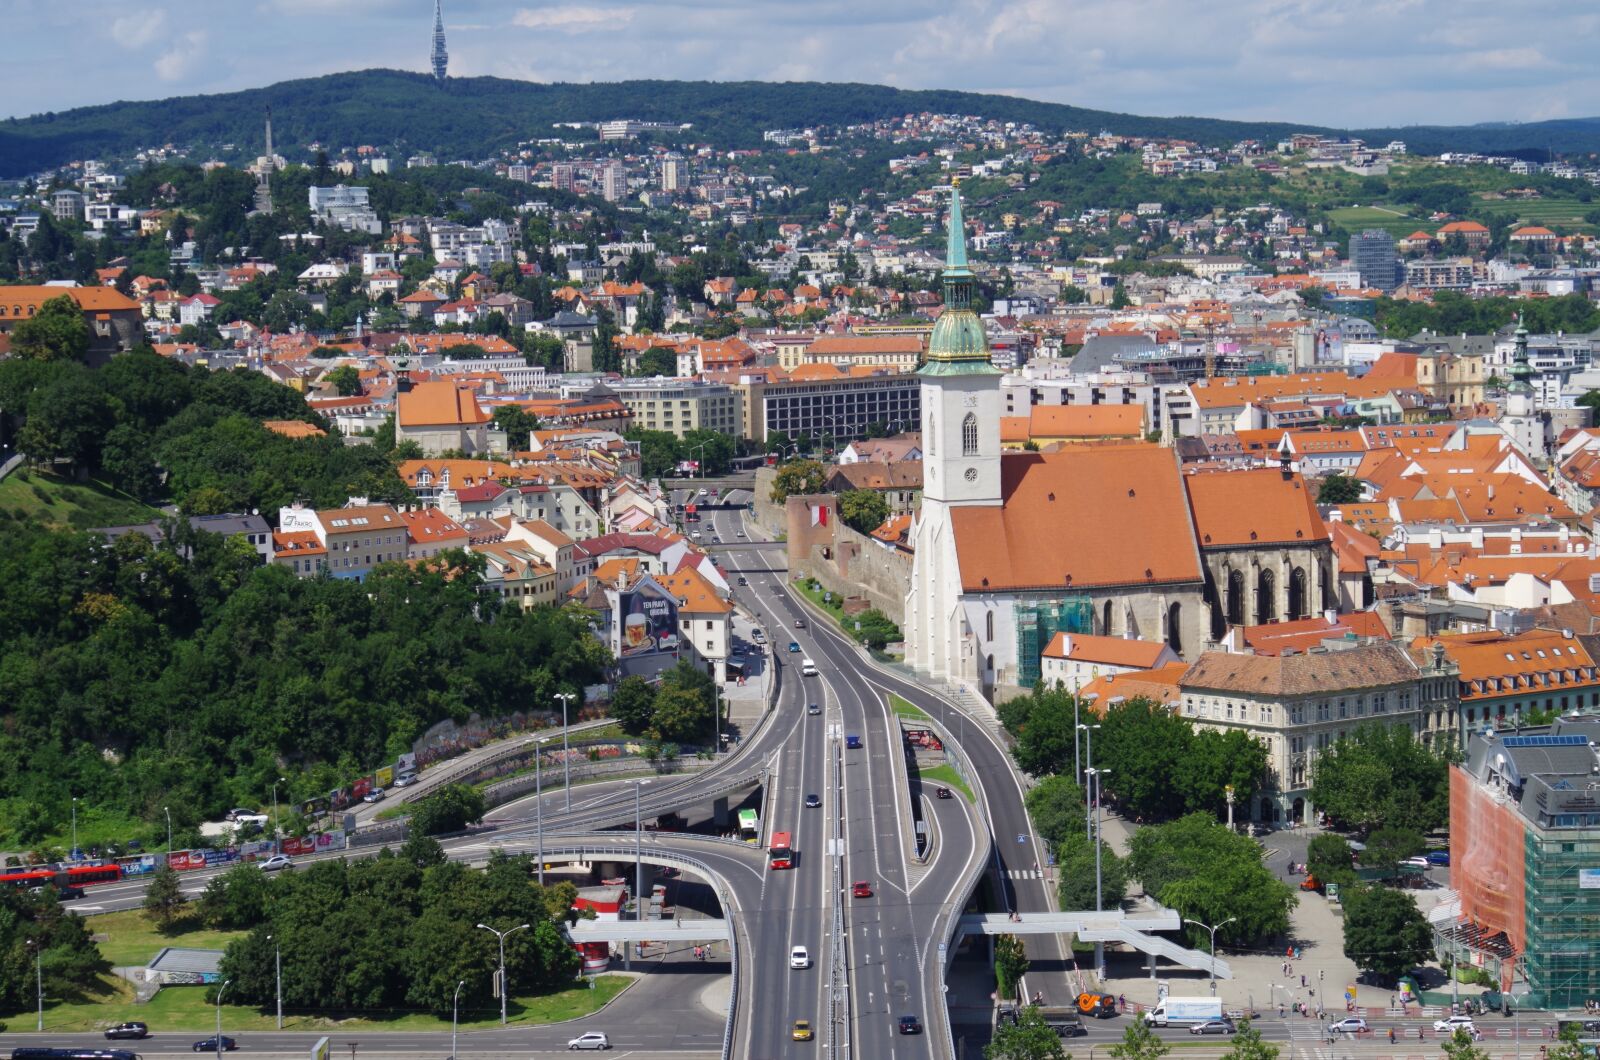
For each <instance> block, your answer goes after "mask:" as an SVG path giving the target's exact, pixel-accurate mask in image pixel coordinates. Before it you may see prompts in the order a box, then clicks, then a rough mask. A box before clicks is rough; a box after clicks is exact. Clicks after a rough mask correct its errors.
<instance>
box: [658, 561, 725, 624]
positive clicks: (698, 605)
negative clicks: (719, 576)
mask: <svg viewBox="0 0 1600 1060" xmlns="http://www.w3.org/2000/svg"><path fill="white" fill-rule="evenodd" d="M656 581H658V582H660V583H661V586H662V588H664V589H666V590H667V591H668V592H670V593H671V594H672V595H673V596H676V597H677V598H678V611H679V613H680V614H681V613H684V612H687V613H689V614H720V615H725V614H729V613H730V612H732V611H733V605H732V604H731V603H729V602H728V601H726V600H724V599H723V598H722V595H721V594H720V593H718V592H717V588H716V586H714V585H712V584H711V582H710V581H708V580H707V579H706V576H705V575H703V574H701V573H700V572H699V571H698V570H696V569H695V568H693V567H690V566H687V565H685V566H682V567H679V568H678V569H677V570H675V571H673V572H672V573H671V574H663V575H661V576H660V577H658V578H656Z"/></svg>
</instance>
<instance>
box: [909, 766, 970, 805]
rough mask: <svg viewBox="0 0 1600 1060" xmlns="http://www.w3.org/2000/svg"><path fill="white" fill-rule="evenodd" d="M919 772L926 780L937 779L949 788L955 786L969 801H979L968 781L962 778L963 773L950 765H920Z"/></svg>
mask: <svg viewBox="0 0 1600 1060" xmlns="http://www.w3.org/2000/svg"><path fill="white" fill-rule="evenodd" d="M917 773H918V775H920V776H921V777H922V779H923V780H924V781H929V780H932V781H936V782H937V783H940V784H943V785H944V786H945V787H947V788H954V789H956V790H957V791H959V792H961V794H963V795H965V796H966V797H967V800H968V801H969V802H976V801H977V800H976V799H975V798H974V797H973V794H972V789H971V788H970V787H968V786H967V782H966V781H964V780H962V779H961V775H960V774H959V773H957V772H956V771H955V770H954V769H952V768H951V767H949V766H926V767H918V769H917Z"/></svg>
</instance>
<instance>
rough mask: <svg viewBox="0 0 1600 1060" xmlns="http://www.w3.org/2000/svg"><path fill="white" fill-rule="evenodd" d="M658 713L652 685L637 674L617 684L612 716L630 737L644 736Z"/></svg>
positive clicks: (612, 699)
mask: <svg viewBox="0 0 1600 1060" xmlns="http://www.w3.org/2000/svg"><path fill="white" fill-rule="evenodd" d="M655 713H656V693H655V689H653V688H651V687H650V683H649V682H648V681H646V680H645V679H644V678H642V677H640V676H638V675H637V674H630V675H629V676H627V677H624V678H623V679H622V680H620V681H618V682H617V690H616V691H615V692H613V693H612V695H611V716H612V718H614V719H616V722H617V724H618V725H620V726H622V731H623V732H625V733H627V734H628V735H630V736H642V735H644V733H645V732H646V731H647V730H648V729H649V728H650V722H651V720H652V719H653V718H654V717H655Z"/></svg>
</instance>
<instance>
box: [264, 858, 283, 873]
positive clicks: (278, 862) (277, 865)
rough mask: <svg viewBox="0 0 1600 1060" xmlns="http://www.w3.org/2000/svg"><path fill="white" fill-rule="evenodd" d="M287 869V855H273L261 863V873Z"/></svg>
mask: <svg viewBox="0 0 1600 1060" xmlns="http://www.w3.org/2000/svg"><path fill="white" fill-rule="evenodd" d="M288 867H289V855H287V854H274V855H272V856H271V857H270V858H268V859H267V860H265V861H263V862H262V863H261V871H263V872H277V871H278V870H279V869H286V868H288Z"/></svg>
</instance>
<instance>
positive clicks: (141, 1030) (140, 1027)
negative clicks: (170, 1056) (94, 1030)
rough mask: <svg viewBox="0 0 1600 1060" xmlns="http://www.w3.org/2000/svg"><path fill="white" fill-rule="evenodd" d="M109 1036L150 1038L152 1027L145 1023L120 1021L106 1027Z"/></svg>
mask: <svg viewBox="0 0 1600 1060" xmlns="http://www.w3.org/2000/svg"><path fill="white" fill-rule="evenodd" d="M106 1037H107V1038H113V1039H115V1038H148V1037H150V1028H149V1027H147V1026H145V1025H144V1024H143V1023H119V1024H117V1025H116V1026H115V1027H107V1028H106Z"/></svg>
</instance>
